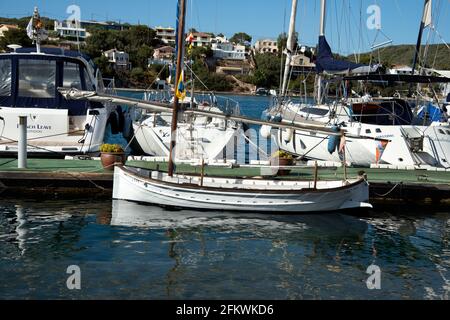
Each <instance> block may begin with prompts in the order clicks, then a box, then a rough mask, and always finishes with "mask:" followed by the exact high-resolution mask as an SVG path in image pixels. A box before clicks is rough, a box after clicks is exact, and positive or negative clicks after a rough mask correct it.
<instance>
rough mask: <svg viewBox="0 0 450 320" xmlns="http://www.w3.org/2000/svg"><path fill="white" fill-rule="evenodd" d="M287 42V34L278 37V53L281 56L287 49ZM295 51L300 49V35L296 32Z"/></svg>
mask: <svg viewBox="0 0 450 320" xmlns="http://www.w3.org/2000/svg"><path fill="white" fill-rule="evenodd" d="M287 41H288V35H287V34H286V32H283V33H282V34H280V35H279V36H278V39H277V46H278V53H279V54H280V55H281V54H283V51H284V50H285V49H286V48H287ZM294 44H295V45H294V50H296V49H297V47H298V33H297V32H296V33H295V34H294Z"/></svg>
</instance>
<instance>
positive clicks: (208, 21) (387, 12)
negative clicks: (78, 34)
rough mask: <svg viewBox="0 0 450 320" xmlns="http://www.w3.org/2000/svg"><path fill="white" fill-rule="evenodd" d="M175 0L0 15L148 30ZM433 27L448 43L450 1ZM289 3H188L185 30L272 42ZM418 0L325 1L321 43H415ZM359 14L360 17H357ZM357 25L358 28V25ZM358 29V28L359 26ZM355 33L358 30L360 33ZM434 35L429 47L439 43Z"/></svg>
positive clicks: (95, 2)
mask: <svg viewBox="0 0 450 320" xmlns="http://www.w3.org/2000/svg"><path fill="white" fill-rule="evenodd" d="M176 2H177V1H176V0H128V1H119V0H108V1H106V0H71V1H67V0H16V1H0V16H9V17H20V16H24V15H30V14H31V12H32V10H33V7H34V6H38V7H39V9H40V11H41V13H42V14H43V15H46V16H51V17H53V18H58V19H65V18H67V16H68V14H66V9H67V7H68V6H69V5H72V4H76V5H78V6H80V8H81V17H82V19H83V20H90V19H95V20H99V21H101V20H107V19H108V20H117V21H119V20H121V21H122V22H130V23H138V22H139V23H141V24H147V25H149V26H151V27H155V26H159V25H163V26H174V24H175V11H176ZM373 4H377V5H378V6H379V7H380V8H381V23H382V29H381V31H382V33H379V34H378V37H377V32H376V31H369V30H368V29H367V27H366V20H367V19H368V17H369V15H368V14H367V13H366V10H367V8H368V7H369V6H370V5H373ZM434 7H435V8H436V9H439V10H435V12H434V15H435V17H434V18H435V24H436V27H437V30H438V32H439V34H440V35H441V36H442V38H444V39H445V40H446V41H447V42H450V1H449V0H434ZM290 8H291V0H188V13H187V19H188V27H194V28H196V29H198V30H200V31H206V32H214V33H220V32H222V33H224V34H225V35H227V36H229V37H230V36H232V35H233V34H234V33H235V32H239V31H244V32H247V33H249V34H250V35H251V36H252V37H253V39H254V40H257V39H260V38H276V37H277V36H278V34H280V33H281V32H282V31H283V30H286V29H287V27H288V23H289V16H290ZM319 9H320V1H319V0H299V8H298V14H297V31H298V32H299V34H300V41H301V42H302V43H304V44H307V45H315V43H316V42H317V40H316V39H317V34H318V29H319ZM422 10H423V0H328V13H327V30H326V33H327V38H328V40H329V42H330V43H331V46H332V47H333V50H334V51H336V52H340V53H342V54H351V53H355V52H364V51H367V50H369V48H370V46H371V45H372V44H374V43H381V42H384V41H386V40H387V38H388V39H392V40H393V43H394V44H403V43H415V42H416V39H417V33H418V28H419V21H420V19H421V15H422ZM360 12H361V14H360ZM361 22H362V23H361ZM361 25H362V26H363V28H360V26H361ZM359 30H362V33H360V31H359ZM440 41H441V40H440V37H438V36H437V35H435V36H434V41H433V43H437V42H440Z"/></svg>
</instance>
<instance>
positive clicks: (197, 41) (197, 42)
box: [192, 32, 213, 47]
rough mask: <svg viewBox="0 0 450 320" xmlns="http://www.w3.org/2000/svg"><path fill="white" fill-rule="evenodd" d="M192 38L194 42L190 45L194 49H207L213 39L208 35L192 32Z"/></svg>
mask: <svg viewBox="0 0 450 320" xmlns="http://www.w3.org/2000/svg"><path fill="white" fill-rule="evenodd" d="M192 35H193V36H194V40H193V41H192V45H193V46H194V47H208V46H210V45H211V42H212V40H213V37H212V35H211V34H210V33H205V32H194V33H192Z"/></svg>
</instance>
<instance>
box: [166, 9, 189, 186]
mask: <svg viewBox="0 0 450 320" xmlns="http://www.w3.org/2000/svg"><path fill="white" fill-rule="evenodd" d="M178 4H179V12H178V43H177V47H178V50H177V69H176V78H175V92H176V88H178V85H179V81H180V77H181V72H182V68H183V63H184V28H185V17H186V0H178ZM178 109H179V99H178V96H177V95H176V94H175V95H174V103H173V112H172V127H171V139H170V154H169V170H168V171H169V176H170V177H172V176H173V172H174V168H175V166H174V158H175V146H176V140H177V135H176V131H177V128H178Z"/></svg>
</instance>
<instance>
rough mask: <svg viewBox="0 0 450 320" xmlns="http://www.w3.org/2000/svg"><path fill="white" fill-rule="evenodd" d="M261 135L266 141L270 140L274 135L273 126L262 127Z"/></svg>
mask: <svg viewBox="0 0 450 320" xmlns="http://www.w3.org/2000/svg"><path fill="white" fill-rule="evenodd" d="M259 132H260V134H261V137H263V138H264V139H269V138H270V135H271V134H272V127H271V126H262V127H261V130H260V131H259Z"/></svg>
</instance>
